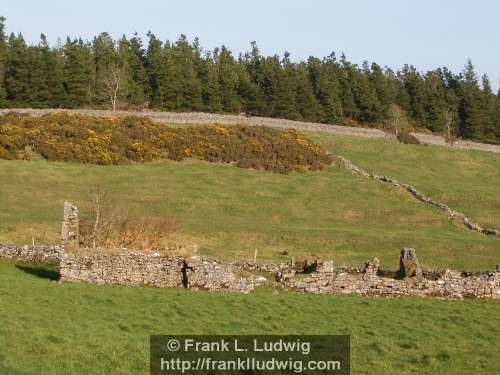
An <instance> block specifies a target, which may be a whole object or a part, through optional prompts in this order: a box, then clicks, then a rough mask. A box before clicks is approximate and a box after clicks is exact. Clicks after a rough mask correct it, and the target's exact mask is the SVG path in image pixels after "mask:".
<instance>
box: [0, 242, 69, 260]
mask: <svg viewBox="0 0 500 375" xmlns="http://www.w3.org/2000/svg"><path fill="white" fill-rule="evenodd" d="M63 252H64V248H63V247H62V246H43V245H36V246H29V245H13V244H0V257H3V258H8V259H12V260H19V261H23V262H33V263H54V264H59V261H60V259H61V256H62V254H63Z"/></svg>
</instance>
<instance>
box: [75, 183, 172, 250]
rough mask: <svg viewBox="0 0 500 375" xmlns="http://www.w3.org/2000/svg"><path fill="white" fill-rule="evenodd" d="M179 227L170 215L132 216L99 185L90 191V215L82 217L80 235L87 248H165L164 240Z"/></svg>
mask: <svg viewBox="0 0 500 375" xmlns="http://www.w3.org/2000/svg"><path fill="white" fill-rule="evenodd" d="M177 229H178V223H177V221H176V220H175V219H174V218H171V217H162V218H141V217H140V218H133V217H131V216H130V215H128V213H127V212H125V211H124V210H121V209H119V208H116V206H115V205H113V203H112V202H111V199H110V196H109V194H108V193H107V192H106V191H105V190H103V189H102V188H101V187H97V188H95V189H94V190H93V191H92V194H91V207H90V211H89V215H88V216H87V217H83V218H82V220H81V224H80V235H81V236H80V237H81V242H82V245H83V246H84V247H91V248H123V247H127V248H134V249H141V250H145V249H149V250H152V249H155V250H162V249H163V247H164V240H165V239H166V238H167V237H168V236H169V235H171V234H172V233H174V232H176V231H177Z"/></svg>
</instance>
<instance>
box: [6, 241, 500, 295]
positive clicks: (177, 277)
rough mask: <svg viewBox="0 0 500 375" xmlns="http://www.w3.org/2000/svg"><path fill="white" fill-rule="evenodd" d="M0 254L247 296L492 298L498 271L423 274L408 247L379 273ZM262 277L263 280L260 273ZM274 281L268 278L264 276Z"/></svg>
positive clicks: (48, 251) (70, 273) (87, 277)
mask: <svg viewBox="0 0 500 375" xmlns="http://www.w3.org/2000/svg"><path fill="white" fill-rule="evenodd" d="M0 257H5V258H9V259H14V260H18V261H23V262H37V263H38V262H42V263H43V262H47V263H56V264H59V272H60V281H62V282H87V283H93V284H121V285H128V286H138V285H150V286H154V287H160V288H174V287H185V288H191V289H201V290H209V291H213V290H219V291H228V292H240V293H250V292H252V291H253V290H254V288H255V287H256V286H258V285H261V284H265V283H274V285H275V286H277V287H278V286H279V287H283V288H286V289H289V290H292V291H297V292H305V293H327V294H328V293H331V294H359V295H373V296H389V297H396V296H404V295H407V296H410V295H412V296H441V297H449V298H481V297H485V298H494V299H500V268H499V267H498V266H497V269H496V270H495V271H492V272H475V273H471V272H469V273H468V272H459V271H453V270H444V271H426V270H423V269H421V268H420V266H419V265H418V260H417V257H416V254H415V251H414V250H413V249H403V250H402V251H401V255H400V269H399V270H397V271H385V270H383V269H381V267H380V262H379V260H378V259H377V258H375V259H373V260H371V261H369V262H367V263H366V264H365V266H364V267H363V268H354V267H335V266H334V263H333V261H323V262H322V261H318V260H316V261H314V262H302V263H297V264H295V265H294V264H292V263H267V264H258V263H253V262H249V261H237V262H223V261H218V260H214V259H203V258H199V257H191V258H184V257H180V256H163V255H161V254H159V253H143V252H127V253H123V254H110V253H104V252H92V253H65V252H64V248H63V247H62V246H27V245H26V246H17V245H1V244H0ZM265 274H268V276H267V277H264V276H263V275H265ZM273 279H274V280H275V281H274V282H273V281H272V280H273Z"/></svg>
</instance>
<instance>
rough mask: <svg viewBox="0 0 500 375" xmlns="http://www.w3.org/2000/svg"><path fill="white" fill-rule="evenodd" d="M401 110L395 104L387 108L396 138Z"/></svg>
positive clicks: (401, 115)
mask: <svg viewBox="0 0 500 375" xmlns="http://www.w3.org/2000/svg"><path fill="white" fill-rule="evenodd" d="M402 112H403V110H402V109H401V108H400V107H399V106H398V105H397V104H391V105H390V106H389V116H390V119H391V123H392V126H393V127H394V132H395V135H396V137H397V136H398V135H399V132H400V129H401V123H402V117H403V113H402Z"/></svg>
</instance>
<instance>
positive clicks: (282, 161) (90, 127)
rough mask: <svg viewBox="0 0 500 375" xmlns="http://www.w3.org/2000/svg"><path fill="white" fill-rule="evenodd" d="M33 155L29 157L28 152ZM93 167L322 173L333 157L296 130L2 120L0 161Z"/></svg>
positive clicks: (50, 118) (60, 117) (143, 121)
mask: <svg viewBox="0 0 500 375" xmlns="http://www.w3.org/2000/svg"><path fill="white" fill-rule="evenodd" d="M28 150H29V153H28V152H27V151H28ZM33 154H39V155H40V156H41V157H43V158H45V159H47V160H58V161H75V162H80V163H91V164H122V163H127V162H147V161H152V160H158V159H171V160H176V161H180V160H183V159H184V158H189V157H193V158H197V159H201V160H206V161H209V162H221V163H234V164H236V165H237V166H239V167H242V168H254V169H266V170H270V171H273V172H278V173H289V172H290V171H293V170H297V171H306V170H320V169H322V168H323V167H324V166H325V165H327V164H330V163H331V157H330V156H329V155H327V154H326V152H325V151H324V150H323V149H322V148H321V147H320V146H319V145H317V144H315V143H313V142H311V141H310V140H308V139H307V138H306V137H305V136H304V134H303V133H300V132H297V131H295V130H279V129H273V128H268V127H264V126H253V127H251V126H243V125H235V126H223V125H218V124H212V125H207V126H192V127H181V128H171V127H168V126H165V125H162V124H158V123H155V122H153V121H152V120H150V119H147V118H139V117H130V116H123V117H116V116H107V117H90V116H81V115H72V114H68V113H54V114H48V115H45V116H41V117H31V116H29V115H19V114H17V113H16V114H14V113H10V114H7V115H4V116H0V158H3V159H26V158H28V155H29V158H31V157H33Z"/></svg>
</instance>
